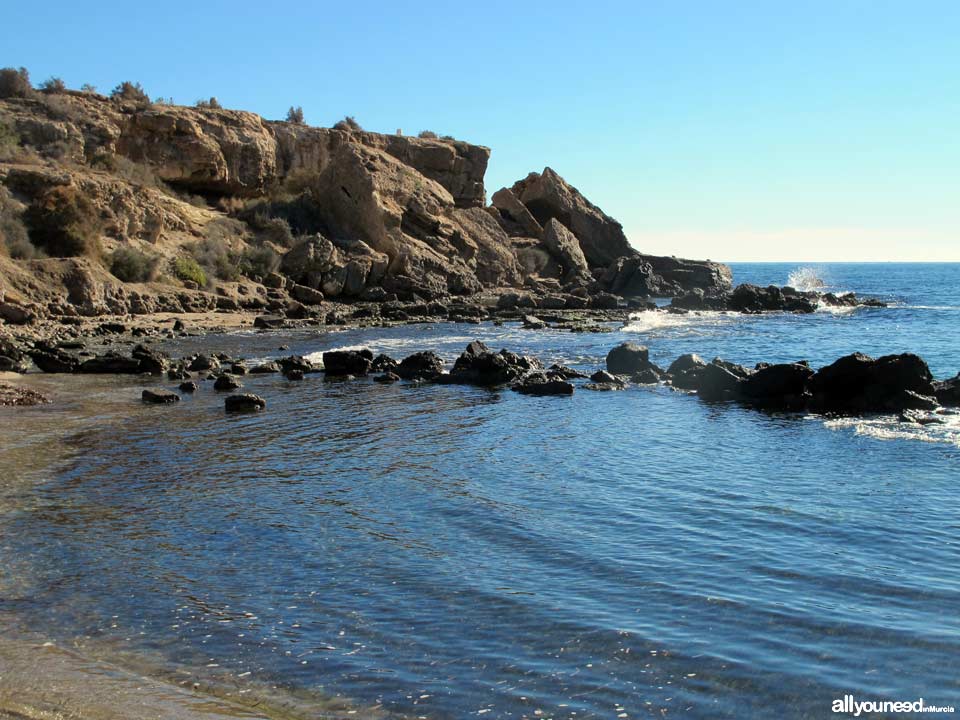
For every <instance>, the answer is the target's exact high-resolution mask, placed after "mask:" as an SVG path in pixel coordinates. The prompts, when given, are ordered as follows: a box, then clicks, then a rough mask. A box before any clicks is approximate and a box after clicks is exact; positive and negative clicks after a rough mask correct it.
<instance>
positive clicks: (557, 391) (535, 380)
mask: <svg viewBox="0 0 960 720" xmlns="http://www.w3.org/2000/svg"><path fill="white" fill-rule="evenodd" d="M511 389H512V390H514V391H515V392H518V393H520V394H521V395H573V385H572V384H571V383H568V382H567V381H566V380H557V379H553V378H551V377H550V376H549V375H545V374H543V373H533V374H531V375H528V376H527V377H525V378H524V379H523V381H521V382H519V383H517V384H516V385H514V386H513V387H512V388H511Z"/></svg>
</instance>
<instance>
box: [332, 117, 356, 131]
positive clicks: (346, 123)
mask: <svg viewBox="0 0 960 720" xmlns="http://www.w3.org/2000/svg"><path fill="white" fill-rule="evenodd" d="M333 129H334V130H353V131H355V132H362V131H363V128H362V127H360V123H358V122H357V121H356V119H355V118H354V117H353V116H352V115H347V116H346V117H345V118H344V119H343V120H338V121H337V122H336V124H335V125H334V126H333Z"/></svg>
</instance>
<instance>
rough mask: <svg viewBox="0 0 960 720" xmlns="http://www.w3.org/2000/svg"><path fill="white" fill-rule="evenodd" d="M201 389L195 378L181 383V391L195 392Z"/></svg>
mask: <svg viewBox="0 0 960 720" xmlns="http://www.w3.org/2000/svg"><path fill="white" fill-rule="evenodd" d="M199 389H200V386H199V385H197V384H196V383H195V382H194V381H193V380H187V382H184V383H180V392H185V393H194V392H196V391H197V390H199Z"/></svg>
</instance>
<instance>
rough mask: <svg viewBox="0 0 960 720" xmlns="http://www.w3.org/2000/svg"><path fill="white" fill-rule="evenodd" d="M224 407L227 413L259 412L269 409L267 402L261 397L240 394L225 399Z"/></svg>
mask: <svg viewBox="0 0 960 720" xmlns="http://www.w3.org/2000/svg"><path fill="white" fill-rule="evenodd" d="M223 407H224V409H225V410H226V411H227V412H257V411H258V410H263V409H264V408H266V407H267V401H266V400H264V399H263V398H262V397H260V396H259V395H253V394H251V393H239V394H237V395H228V396H227V397H226V398H224V401H223Z"/></svg>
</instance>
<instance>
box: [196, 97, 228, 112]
mask: <svg viewBox="0 0 960 720" xmlns="http://www.w3.org/2000/svg"><path fill="white" fill-rule="evenodd" d="M196 107H198V108H200V109H201V110H223V105H221V104H220V101H219V100H217V99H216V98H215V97H211V98H210V99H209V100H197V102H196Z"/></svg>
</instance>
